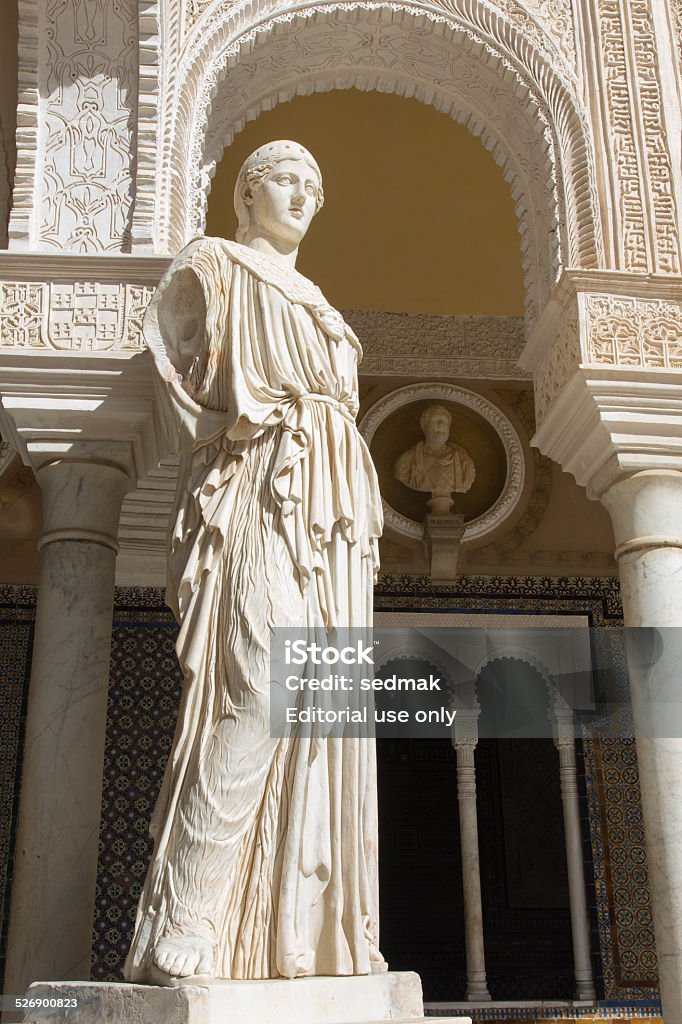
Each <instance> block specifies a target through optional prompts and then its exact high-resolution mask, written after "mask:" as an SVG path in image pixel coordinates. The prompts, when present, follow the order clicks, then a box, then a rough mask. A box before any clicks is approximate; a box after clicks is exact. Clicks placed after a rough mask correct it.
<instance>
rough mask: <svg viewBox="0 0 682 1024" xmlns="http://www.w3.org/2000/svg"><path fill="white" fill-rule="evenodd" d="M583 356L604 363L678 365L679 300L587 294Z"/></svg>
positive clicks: (681, 348)
mask: <svg viewBox="0 0 682 1024" xmlns="http://www.w3.org/2000/svg"><path fill="white" fill-rule="evenodd" d="M586 310H587V316H588V327H587V359H588V361H589V362H591V363H599V364H602V365H607V366H642V367H659V366H661V367H667V368H668V369H675V370H680V369H682V304H681V303H679V302H667V301H665V300H663V299H659V300H655V301H644V300H643V299H636V298H629V297H621V296H613V295H589V296H587V298H586Z"/></svg>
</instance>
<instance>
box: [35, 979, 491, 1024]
mask: <svg viewBox="0 0 682 1024" xmlns="http://www.w3.org/2000/svg"><path fill="white" fill-rule="evenodd" d="M26 995H27V998H29V999H34V1000H44V1001H47V1002H48V1003H50V1002H53V1001H59V1000H60V999H61V1000H62V1001H66V1000H70V1001H71V1002H72V1004H73V1001H75V1002H76V1004H77V1006H75V1007H74V1006H73V1005H71V1006H70V1007H69V1008H56V1007H50V1006H44V1007H40V1008H34V1009H32V1010H29V1012H28V1014H27V1016H26V1017H25V1024H67V1022H68V1024H103V1022H104V1021H106V1022H107V1024H226V1022H228V1021H229V1024H381V1022H389V1021H392V1022H394V1024H398V1022H404V1024H417V1022H423V1021H425V1019H426V1018H425V1017H424V1007H423V1002H422V987H421V982H420V980H419V975H417V974H413V973H412V972H403V973H399V974H398V973H393V972H389V973H388V974H374V975H368V976H366V977H353V978H297V979H295V980H294V981H289V980H287V979H284V978H282V979H280V978H277V979H272V980H269V981H204V982H202V979H201V978H193V979H187V981H185V982H181V983H179V984H177V985H175V986H173V987H172V988H157V987H154V986H151V985H127V984H111V983H97V982H75V981H74V982H51V983H49V982H44V983H38V984H35V985H31V987H30V988H29V990H28V992H27V993H26ZM439 1020H440V1021H441V1024H471V1018H470V1017H446V1018H443V1017H441V1018H439Z"/></svg>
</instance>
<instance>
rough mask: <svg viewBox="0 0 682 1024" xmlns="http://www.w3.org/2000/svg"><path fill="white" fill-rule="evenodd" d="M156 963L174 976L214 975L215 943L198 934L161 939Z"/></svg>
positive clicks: (155, 958) (156, 953)
mask: <svg viewBox="0 0 682 1024" xmlns="http://www.w3.org/2000/svg"><path fill="white" fill-rule="evenodd" d="M154 963H155V964H156V966H157V967H158V968H160V970H162V971H165V973H166V974H170V975H171V976H172V977H173V978H189V977H191V976H192V975H194V974H209V975H213V973H214V969H213V943H212V942H209V940H208V939H203V938H200V937H199V936H197V935H175V936H173V937H169V938H167V939H161V940H160V942H159V943H158V945H157V947H156V949H155V950H154Z"/></svg>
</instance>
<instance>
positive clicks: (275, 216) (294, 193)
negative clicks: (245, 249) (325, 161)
mask: <svg viewBox="0 0 682 1024" xmlns="http://www.w3.org/2000/svg"><path fill="white" fill-rule="evenodd" d="M323 202H324V193H323V191H322V174H321V173H320V168H319V167H318V166H317V162H316V160H315V159H314V157H313V156H311V154H310V153H309V152H308V150H307V149H305V148H304V147H303V146H300V145H299V144H298V143H297V142H289V141H287V140H282V141H279V142H269V143H268V144H267V145H265V146H261V147H260V148H259V149H257V150H256V151H255V152H254V153H252V154H251V156H249V157H247V159H246V160H245V161H244V163H243V164H242V168H241V170H240V172H239V176H238V178H237V183H236V185H235V188H234V208H235V211H236V214H237V218H238V220H239V227H238V228H237V232H236V236H235V237H236V240H237V241H238V242H248V239H249V236H253V235H254V234H255V233H256V232H261V233H265V234H267V235H268V236H271V235H272V236H274V237H275V238H277V239H278V240H279V241H281V242H282V244H284V245H289V244H295V245H296V246H297V245H298V243H299V242H300V241H301V239H302V238H303V236H304V235H305V233H306V231H307V230H308V228H309V226H310V222H311V220H312V219H313V217H314V216H315V214H316V213H317V211H318V210H319V209H320V208H321V206H322V204H323Z"/></svg>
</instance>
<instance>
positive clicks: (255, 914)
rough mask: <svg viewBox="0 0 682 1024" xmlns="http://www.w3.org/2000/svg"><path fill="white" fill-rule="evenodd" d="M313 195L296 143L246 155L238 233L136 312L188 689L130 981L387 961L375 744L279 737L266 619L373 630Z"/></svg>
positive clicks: (373, 966)
mask: <svg viewBox="0 0 682 1024" xmlns="http://www.w3.org/2000/svg"><path fill="white" fill-rule="evenodd" d="M322 199H323V195H322V180H321V175H320V171H319V168H318V166H317V164H316V162H315V160H314V159H313V158H312V156H311V155H310V154H309V153H308V152H307V151H306V150H305V149H303V148H302V147H301V146H299V145H297V144H296V143H293V142H274V143H271V144H269V145H267V146H264V147H262V148H261V149H259V150H257V151H256V152H255V153H253V154H252V155H251V156H250V157H249V158H248V160H247V161H246V162H245V164H244V166H243V167H242V169H241V172H240V175H239V179H238V181H237V185H236V189H235V205H236V209H237V214H238V217H239V231H238V233H237V239H238V241H237V242H230V241H225V240H223V239H217V238H198V239H196V240H195V241H193V242H192V243H190V245H188V246H187V247H186V248H185V249H184V250H183V251H182V252H181V253H180V254H179V255H178V256H177V257H176V259H175V260H174V261H173V263H172V265H171V267H170V269H169V270H168V272H167V273H166V275H165V277H164V278H163V280H162V281H161V284H160V285H159V288H158V290H157V292H156V294H155V296H154V298H153V300H152V303H151V306H150V308H149V310H148V312H147V315H146V318H145V337H146V339H147V343H148V345H149V348H150V349H151V351H152V354H153V356H154V360H155V364H156V368H157V371H158V383H159V386H160V389H161V392H162V402H165V403H166V414H167V416H168V420H167V422H168V423H169V425H170V426H171V427H172V429H173V430H174V431H175V432H176V437H177V447H178V450H179V451H180V453H181V462H180V471H179V481H178V492H177V500H176V510H175V514H174V518H173V523H174V526H173V530H172V536H171V541H170V553H169V575H168V597H169V603H170V604H171V606H172V607H173V609H174V611H175V613H176V615H177V618H178V621H179V623H180V633H179V637H178V643H177V651H178V656H179V660H180V665H181V667H182V670H183V673H184V677H185V685H184V690H183V697H182V704H181V708H180V714H179V719H178V726H177V731H176V735H175V740H174V743H173V747H172V750H171V754H170V757H169V761H168V766H167V769H166V774H165V777H164V780H163V784H162V788H161V793H160V795H159V799H158V803H157V806H156V809H155V812H154V818H153V822H152V834H153V835H154V838H155V846H154V853H153V857H152V862H151V865H150V868H149V872H148V875H147V879H146V882H145V885H144V889H143V892H142V896H141V899H140V905H139V909H138V914H137V923H136V929H135V935H134V939H133V943H132V947H131V949H130V953H129V955H128V959H127V962H126V970H125V974H126V978H127V979H128V980H130V981H142V982H145V981H156V982H157V983H158V981H159V980H164V978H167V979H168V980H170V978H171V977H187V976H190V975H197V974H201V975H209V976H213V977H219V978H272V977H278V976H282V977H286V978H294V977H298V976H307V975H353V974H369V973H373V972H375V971H381V970H385V963H384V961H383V959H382V957H381V954H380V953H379V949H378V893H377V810H376V769H375V752H374V745H373V742H372V741H371V740H370V739H351V738H347V737H334V738H327V739H323V740H320V739H319V737H318V738H317V739H316V738H315V737H314V736H313V737H311V736H308V737H306V736H304V735H294V736H290V737H287V738H279V739H278V738H273V737H272V736H271V734H270V715H269V692H268V690H269V657H268V653H269V642H270V641H269V636H270V629H271V628H272V627H281V626H298V627H312V628H321V629H324V628H326V629H330V628H334V627H337V626H338V627H345V626H362V625H366V624H368V623H369V622H370V621H371V614H372V583H373V578H374V575H375V572H376V569H377V564H378V563H377V545H378V537H379V535H380V533H381V528H382V514H381V502H380V497H379V491H378V485H377V479H376V474H375V471H374V467H373V465H372V462H371V460H370V455H369V452H368V450H367V448H366V446H365V444H364V442H363V440H362V438H361V436H360V434H359V433H358V431H357V429H356V425H355V416H356V413H357V408H358V397H357V364H358V361H359V359H360V357H361V349H360V345H359V343H358V340H357V338H356V337H355V335H354V334H353V332H352V330H351V329H350V328H349V327H348V325H347V324H346V323H345V322H344V320H343V318H342V317H341V315H340V314H339V313H338V312H337V311H336V310H334V309H333V308H332V307H331V306H330V305H329V304H328V303H327V301H326V300H325V298H324V296H323V295H322V293H321V292H320V291H319V289H318V288H317V287H316V286H315V285H313V284H312V283H311V282H310V281H309V280H308V279H307V278H305V277H303V276H302V275H301V274H299V273H298V272H297V271H296V269H295V261H296V256H297V252H298V246H299V243H300V241H301V239H302V238H303V236H304V235H305V233H306V231H307V229H308V226H309V224H310V222H311V220H312V217H313V216H314V214H315V213H316V211H317V210H318V209H319V208H320V207H321V205H322Z"/></svg>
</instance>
